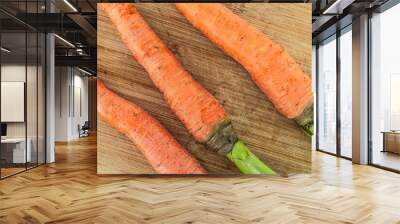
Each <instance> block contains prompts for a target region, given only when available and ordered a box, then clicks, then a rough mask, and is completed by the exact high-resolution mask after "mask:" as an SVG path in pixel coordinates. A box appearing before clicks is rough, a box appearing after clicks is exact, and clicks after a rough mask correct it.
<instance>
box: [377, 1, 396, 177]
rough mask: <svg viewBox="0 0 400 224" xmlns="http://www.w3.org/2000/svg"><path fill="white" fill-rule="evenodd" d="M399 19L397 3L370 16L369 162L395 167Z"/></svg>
mask: <svg viewBox="0 0 400 224" xmlns="http://www.w3.org/2000/svg"><path fill="white" fill-rule="evenodd" d="M399 21H400V4H398V5H396V6H394V7H392V8H391V9H388V10H387V11H384V12H383V13H380V14H376V15H374V16H373V17H372V19H371V26H372V27H371V29H372V38H371V40H372V49H371V51H372V55H371V56H372V74H371V76H372V77H371V79H372V80H371V88H372V89H371V97H372V98H371V108H372V111H371V121H372V125H371V128H372V130H371V133H372V163H373V164H377V165H380V166H384V167H388V168H392V169H396V170H400V155H399V154H400V133H399V130H400V113H399V96H400V86H399V82H400V63H399V60H398V59H399V57H398V54H399V52H400V44H399V40H400V32H398V29H397V27H398V23H399ZM384 133H385V134H384Z"/></svg>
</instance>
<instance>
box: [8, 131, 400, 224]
mask: <svg viewBox="0 0 400 224" xmlns="http://www.w3.org/2000/svg"><path fill="white" fill-rule="evenodd" d="M56 158H57V162H56V163H55V164H51V165H46V166H41V167H39V168H36V169H33V170H30V171H28V172H26V173H22V174H19V175H17V176H14V177H10V178H8V179H5V180H2V181H0V223H44V222H48V223H400V200H399V199H400V175H398V174H395V173H390V172H387V171H383V170H379V169H377V168H373V167H368V166H357V165H352V164H351V163H350V162H349V161H347V160H343V159H337V158H335V157H333V156H330V155H326V154H322V153H314V154H313V160H314V163H313V173H312V174H309V175H296V176H292V177H289V178H279V177H245V178H244V177H242V178H238V177H208V178H200V177H191V178H177V177H167V178H165V177H163V178H153V177H134V176H98V175H96V139H95V138H94V137H90V138H85V139H83V140H81V141H77V142H71V143H69V144H58V145H57V154H56ZM110 162H112V161H110Z"/></svg>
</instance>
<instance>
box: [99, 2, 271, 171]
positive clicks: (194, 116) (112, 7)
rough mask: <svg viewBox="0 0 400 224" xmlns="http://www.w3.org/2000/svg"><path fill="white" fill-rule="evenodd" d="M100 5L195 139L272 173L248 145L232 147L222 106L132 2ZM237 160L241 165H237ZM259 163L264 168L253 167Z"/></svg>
mask: <svg viewBox="0 0 400 224" xmlns="http://www.w3.org/2000/svg"><path fill="white" fill-rule="evenodd" d="M100 7H101V8H102V9H103V10H104V11H105V12H106V13H107V14H108V16H109V17H110V19H111V21H112V22H113V23H114V24H115V26H116V28H117V30H118V32H119V34H120V36H121V39H122V40H123V42H124V43H125V44H126V46H127V47H128V48H129V50H130V51H131V52H132V54H133V56H134V57H135V58H136V60H137V61H138V62H139V63H140V64H141V65H142V66H143V67H144V68H145V69H146V71H147V72H148V74H149V76H150V78H151V79H152V81H153V82H154V84H155V86H156V87H157V88H158V89H159V90H160V91H161V92H162V93H163V95H164V98H165V100H166V101H167V103H168V105H169V106H170V108H171V110H172V111H173V112H174V113H175V114H176V115H177V117H178V118H179V120H181V121H182V123H183V124H184V125H185V127H186V128H187V129H188V130H189V132H190V133H191V134H192V135H193V137H194V138H195V139H196V140H197V141H198V142H201V143H204V144H206V145H208V146H209V147H210V148H213V149H214V150H216V151H218V152H219V153H220V154H223V155H226V156H228V154H232V155H231V156H230V157H229V156H228V158H229V159H230V160H232V161H233V162H234V163H235V164H236V165H237V166H238V168H239V169H240V170H241V171H242V172H249V173H268V172H269V173H273V171H272V170H271V169H270V168H269V167H267V166H266V165H264V164H263V163H262V162H261V161H259V160H258V158H257V157H255V155H254V154H252V153H251V152H250V151H249V150H248V149H247V147H236V148H235V147H234V146H235V144H236V143H237V142H238V138H237V136H236V134H235V133H234V132H233V129H232V125H231V122H230V120H229V118H228V117H227V114H226V112H225V110H224V108H223V107H222V105H221V104H220V103H219V102H218V101H217V100H216V99H215V98H214V97H213V96H212V95H211V94H210V93H209V92H208V91H207V90H206V89H204V88H203V87H202V86H201V85H200V84H199V83H198V82H196V81H195V80H194V79H193V78H192V76H191V75H190V74H189V73H188V72H187V71H186V70H185V69H184V68H183V67H182V65H181V64H180V63H179V61H178V60H177V59H176V57H175V56H174V55H173V54H172V52H171V51H170V50H169V49H168V48H167V47H166V46H165V45H164V43H163V42H162V41H161V40H160V38H159V37H158V36H157V35H156V33H155V32H154V31H153V30H152V29H151V28H150V27H149V26H148V25H147V23H146V22H145V21H144V19H143V18H142V16H141V15H140V14H139V12H138V11H137V10H136V8H135V7H134V6H133V5H132V4H121V3H113V4H110V3H102V4H100ZM243 155H245V157H243ZM239 160H240V163H244V165H243V164H241V165H240V166H239V165H238V163H237V162H238V161H239ZM256 160H257V161H256ZM258 162H261V165H264V166H265V167H262V168H260V166H257V167H256V165H257V164H259V163H258Z"/></svg>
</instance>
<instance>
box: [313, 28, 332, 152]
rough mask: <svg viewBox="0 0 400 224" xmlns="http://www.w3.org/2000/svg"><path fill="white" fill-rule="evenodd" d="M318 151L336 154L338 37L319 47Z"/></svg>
mask: <svg viewBox="0 0 400 224" xmlns="http://www.w3.org/2000/svg"><path fill="white" fill-rule="evenodd" d="M317 66H318V68H317V69H318V90H317V91H318V105H317V106H318V116H319V118H318V149H319V150H322V151H326V152H329V153H335V154H336V36H333V37H331V38H329V39H328V40H326V41H325V42H323V43H322V44H320V45H319V47H318V65H317Z"/></svg>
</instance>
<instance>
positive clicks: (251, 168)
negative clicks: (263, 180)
mask: <svg viewBox="0 0 400 224" xmlns="http://www.w3.org/2000/svg"><path fill="white" fill-rule="evenodd" d="M226 156H227V157H228V158H229V159H230V160H231V161H232V162H233V163H235V165H236V166H237V168H239V170H240V172H242V173H245V174H273V175H276V173H275V171H273V170H272V169H271V168H269V167H268V166H267V165H265V164H264V163H263V162H262V161H261V160H260V159H258V158H257V156H256V155H254V154H253V153H252V152H251V151H250V150H249V148H247V146H246V145H245V144H244V143H243V142H242V141H240V140H238V141H237V142H236V143H235V145H234V146H233V149H232V150H231V151H230V152H229V153H228V154H226Z"/></svg>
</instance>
